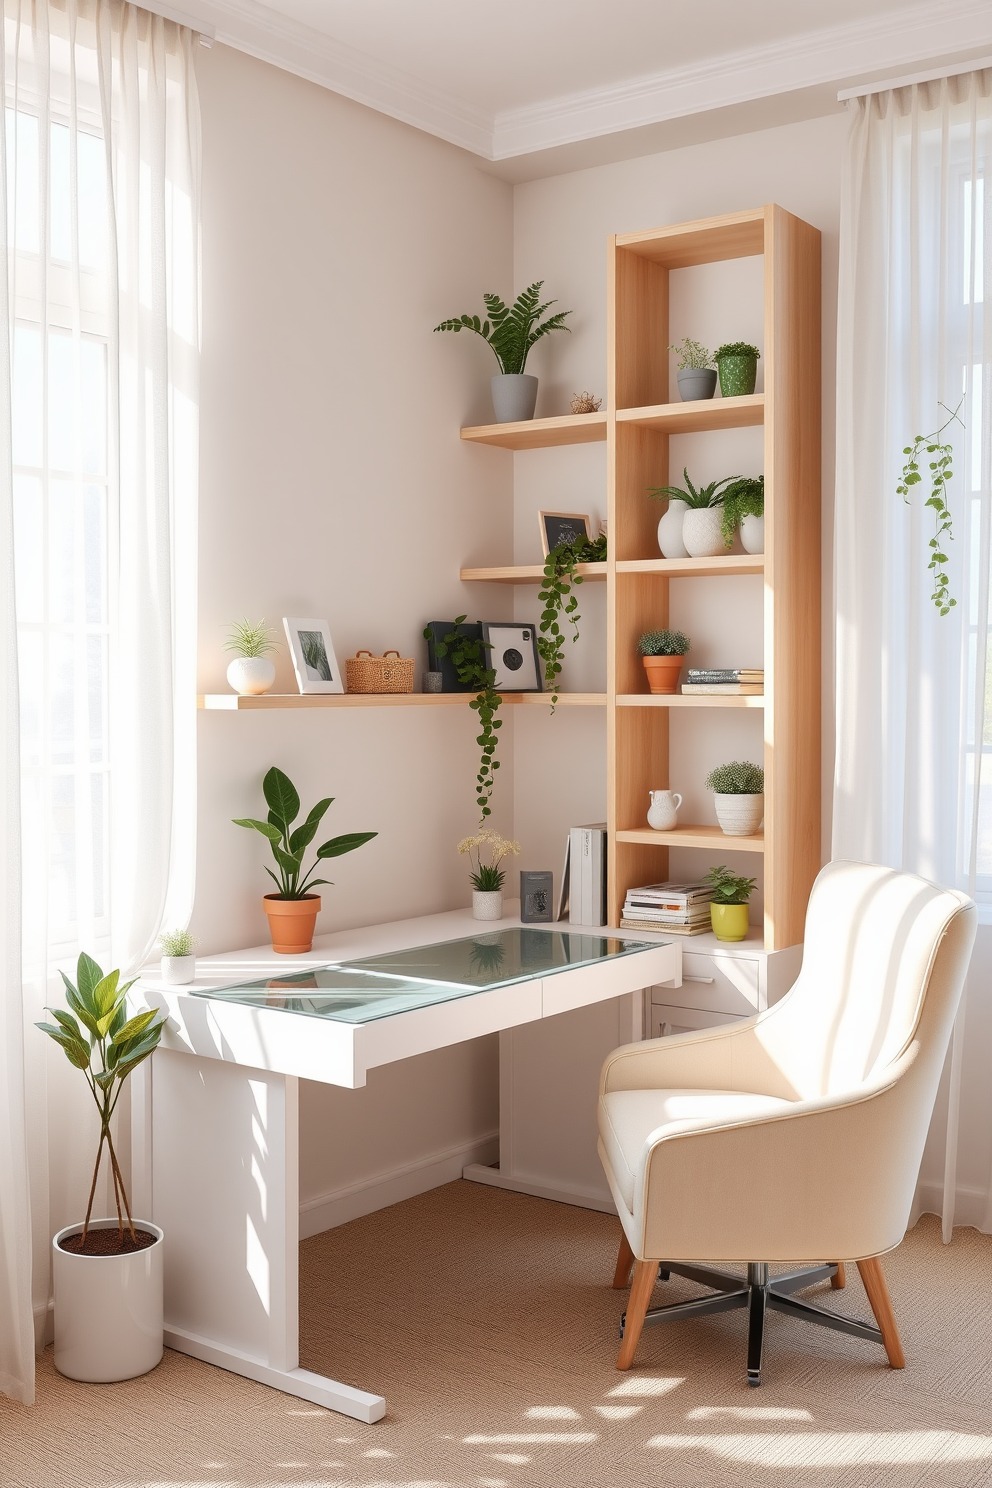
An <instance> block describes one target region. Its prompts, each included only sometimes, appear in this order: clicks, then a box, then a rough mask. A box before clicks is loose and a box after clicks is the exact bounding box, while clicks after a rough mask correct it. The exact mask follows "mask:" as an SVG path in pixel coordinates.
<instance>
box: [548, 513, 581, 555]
mask: <svg viewBox="0 0 992 1488" xmlns="http://www.w3.org/2000/svg"><path fill="white" fill-rule="evenodd" d="M537 516H538V521H539V522H540V524H541V549H542V551H543V553H544V556H545V558H547V556H548V554H549V553H550V552H551V549H552V548H557V547H560V546H561V544H562V543H566V542H567V543H571V542H574V541H575V539H576V538H577V537H585V538H588V537H589V535H590V533H589V529H590V526H591V525H592V518H591V517H590V516H589V515H588V513H587V512H553V511H542V512H538V514H537Z"/></svg>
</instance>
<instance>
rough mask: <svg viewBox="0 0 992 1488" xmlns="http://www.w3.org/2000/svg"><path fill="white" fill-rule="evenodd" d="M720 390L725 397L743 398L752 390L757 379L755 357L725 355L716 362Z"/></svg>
mask: <svg viewBox="0 0 992 1488" xmlns="http://www.w3.org/2000/svg"><path fill="white" fill-rule="evenodd" d="M717 368H718V370H719V373H720V392H721V393H722V395H723V396H724V397H725V398H743V397H745V396H746V395H747V394H748V393H753V392H754V384H755V382H756V381H757V379H758V359H757V357H744V356H725V357H721V358H720V360H719V361H718V362H717Z"/></svg>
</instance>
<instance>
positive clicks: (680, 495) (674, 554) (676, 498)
mask: <svg viewBox="0 0 992 1488" xmlns="http://www.w3.org/2000/svg"><path fill="white" fill-rule="evenodd" d="M682 478H683V479H684V481H685V485H684V486H652V487H650V488H649V490H648V495H649V496H650V497H651V499H652V501H666V500H667V502H668V511H667V512H666V513H665V515H664V516H663V517H662V519H661V521H660V522H659V523H658V546H659V548H660V549H661V551H662V553H663V554H664V556H665V557H666V558H685V557H686V556H688V557H690V558H713V557H715V555H716V554H717V553H719V552H720V551H721V549H722V548H723V506H722V502H723V494H722V487H724V486H728V485H730V483H731V482H732V481H733V480H735V479H737V477H735V476H732V475H727V476H724V477H723V479H722V480H715V481H710V483H709V485H708V486H700V487H699V488H698V489H697V487H696V486H694V485H693V484H692V481H691V480H690V479H689V471H688V469H687V468H683V471H682ZM673 509H674V511H675V513H676V515H675V518H674V523H673V519H672V512H673ZM666 524H668V525H667V526H666ZM674 524H677V525H678V528H679V543H678V546H679V548H680V549H681V551H676V546H675V532H674Z"/></svg>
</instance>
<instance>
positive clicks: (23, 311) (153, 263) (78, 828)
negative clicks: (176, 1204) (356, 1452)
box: [0, 0, 199, 1398]
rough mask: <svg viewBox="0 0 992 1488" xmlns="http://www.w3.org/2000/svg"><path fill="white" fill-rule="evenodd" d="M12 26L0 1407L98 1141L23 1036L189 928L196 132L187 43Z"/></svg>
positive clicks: (4, 424)
mask: <svg viewBox="0 0 992 1488" xmlns="http://www.w3.org/2000/svg"><path fill="white" fill-rule="evenodd" d="M4 9H5V38H4V39H5V56H4V81H5V102H6V108H5V115H4V139H3V151H2V155H3V159H4V162H5V186H6V205H7V211H6V229H7V230H6V266H7V274H6V276H5V279H4V290H5V292H6V300H5V306H6V320H5V330H6V333H7V341H8V345H9V348H10V355H9V358H3V362H4V368H3V374H2V376H0V430H6V431H8V432H9V434H10V439H9V444H8V446H7V449H6V459H5V462H4V468H3V470H2V471H0V483H2V490H0V502H2V511H3V520H2V524H0V526H2V531H0V561H3V559H4V557H5V548H4V546H3V544H5V543H6V545H7V547H9V548H11V554H10V566H11V567H12V568H13V573H14V584H13V595H14V596H15V597H16V614H15V615H13V616H12V615H11V614H10V605H11V602H12V599H11V588H10V587H9V586H7V585H6V584H5V585H4V589H3V595H2V598H0V603H2V604H3V605H4V606H5V607H6V608H5V610H4V611H3V612H0V644H3V642H4V640H6V639H8V636H9V632H10V630H11V626H12V623H13V624H14V625H16V635H17V660H16V663H15V660H14V655H13V652H12V650H11V647H10V645H9V644H8V645H7V646H6V649H5V650H4V651H3V653H2V657H0V660H2V664H3V666H4V673H3V678H4V703H5V710H4V728H5V729H6V730H7V733H8V734H9V738H8V737H7V735H6V734H5V735H4V743H3V745H2V746H0V749H2V753H0V763H2V766H3V769H4V777H3V781H2V795H0V811H2V812H3V813H4V816H5V822H4V824H5V825H6V822H7V821H9V823H10V826H11V828H12V829H13V830H14V831H16V828H17V817H18V814H19V817H20V854H19V860H20V861H19V864H18V859H17V855H16V849H15V850H14V855H13V856H12V854H11V849H10V847H9V842H10V841H11V840H16V839H15V838H14V837H13V836H12V837H11V838H10V839H8V836H7V833H6V832H5V834H4V843H5V849H6V857H5V859H4V871H5V872H6V873H7V874H12V875H15V876H16V874H17V869H18V866H20V870H21V884H22V895H21V904H22V913H21V917H20V928H21V932H22V936H21V950H20V955H19V956H18V954H17V951H16V936H15V937H13V939H12V940H10V941H7V940H6V939H5V960H4V963H3V966H2V974H3V978H4V980H3V983H2V986H0V997H2V999H3V1019H2V1022H0V1027H2V1029H3V1039H4V1042H3V1045H2V1048H0V1060H2V1064H0V1085H2V1087H3V1092H4V1094H3V1099H4V1101H5V1102H6V1106H5V1107H4V1120H5V1122H6V1126H5V1134H6V1133H9V1144H8V1145H9V1151H8V1146H5V1145H3V1143H2V1141H0V1214H2V1215H3V1219H2V1221H0V1309H4V1308H5V1306H6V1303H7V1300H8V1299H9V1307H10V1316H11V1318H12V1319H13V1320H14V1321H15V1322H16V1327H15V1328H14V1329H13V1330H12V1331H8V1328H7V1315H6V1312H5V1311H3V1310H0V1388H4V1389H6V1390H7V1391H8V1392H9V1393H12V1394H17V1395H19V1397H20V1398H30V1395H31V1390H32V1381H33V1347H34V1339H33V1338H31V1339H30V1340H26V1338H25V1332H24V1316H25V1311H24V1310H25V1307H27V1308H28V1314H27V1315H28V1317H30V1309H31V1306H32V1294H33V1311H34V1322H35V1331H36V1332H39V1333H40V1331H41V1330H42V1328H43V1325H44V1322H45V1318H46V1312H47V1305H48V1297H49V1260H48V1247H49V1240H50V1236H51V1233H52V1231H53V1230H54V1229H55V1228H57V1227H58V1226H59V1225H60V1224H64V1223H67V1222H69V1221H70V1220H71V1219H73V1218H75V1217H76V1213H75V1210H76V1209H77V1208H78V1207H79V1182H80V1180H79V1177H78V1176H77V1175H78V1173H79V1171H80V1169H81V1168H82V1166H83V1162H82V1159H83V1157H84V1156H85V1155H86V1154H88V1153H89V1148H90V1145H91V1130H90V1126H91V1118H90V1114H89V1112H88V1111H87V1110H86V1106H85V1104H84V1103H82V1101H81V1096H82V1095H83V1094H85V1092H84V1091H83V1090H82V1088H81V1086H79V1085H77V1083H76V1082H75V1081H73V1080H72V1078H71V1076H72V1071H71V1070H69V1069H68V1066H67V1065H66V1064H65V1061H64V1060H62V1061H61V1062H60V1061H59V1059H58V1057H56V1058H54V1059H53V1058H52V1057H50V1055H49V1051H48V1048H47V1047H46V1045H47V1044H48V1041H47V1040H45V1039H43V1038H42V1037H41V1035H40V1034H38V1033H36V1032H35V1030H34V1029H33V1028H32V1026H31V1025H32V1024H33V1022H34V1021H35V1020H36V1019H37V1018H39V1017H40V1016H41V1010H42V1007H43V1006H44V1004H45V1003H46V1002H47V1001H50V1000H51V999H52V996H53V995H54V996H56V997H60V995H61V994H60V990H59V988H60V983H59V979H58V969H59V967H60V966H61V967H67V966H71V965H72V964H73V963H74V961H75V957H76V955H77V953H78V951H79V949H80V948H85V949H86V950H88V951H90V952H91V954H93V955H95V956H96V958H97V959H98V960H101V961H103V962H104V964H107V965H109V964H113V965H119V966H121V967H123V968H124V969H125V970H131V969H134V968H136V967H137V966H139V965H140V964H141V962H142V961H143V960H145V958H146V957H147V956H148V953H149V952H150V950H151V948H152V946H153V944H154V941H155V938H156V936H157V935H158V933H159V931H160V929H161V928H162V926H163V923H169V924H172V925H178V926H181V925H184V924H185V923H186V921H187V919H188V916H189V912H190V909H191V905H192V892H193V856H194V828H195V703H196V698H195V681H194V649H195V572H196V475H197V409H198V384H197V378H198V359H199V352H198V344H199V306H198V293H199V290H198V220H199V179H198V173H199V124H198V111H197V100H196V87H195V80H194V76H193V66H192V48H193V43H194V39H195V38H194V37H193V34H192V33H191V32H189V31H188V30H186V29H185V28H182V27H179V26H177V25H175V24H174V23H172V22H169V21H165V20H163V19H161V18H160V17H157V16H152V15H150V14H149V13H147V12H145V11H142V10H140V9H138V8H137V7H135V6H132V5H128V4H122V3H121V0H5V3H4ZM11 535H12V541H10V538H11ZM18 718H19V727H18V726H17V720H18ZM11 720H13V724H12V723H11ZM15 730H16V732H15ZM18 753H19V756H20V758H19V761H18ZM18 808H19V809H18ZM12 903H16V897H14V898H8V897H7V896H6V895H5V897H4V912H6V913H7V915H8V916H10V915H11V914H12V910H11V904H12ZM18 1023H20V1024H21V1025H22V1029H21V1030H20V1031H19V1029H18ZM53 1053H54V1055H55V1056H58V1051H57V1050H53ZM22 1089H24V1090H25V1091H26V1095H24V1096H21V1095H20V1094H19V1092H20V1091H21V1090H22ZM25 1101H26V1109H25ZM25 1134H26V1135H25ZM25 1147H26V1149H27V1171H28V1174H29V1182H30V1228H29V1215H28V1208H27V1205H26V1203H25V1180H24V1152H25ZM29 1235H30V1241H29V1239H28V1237H29ZM29 1245H30V1253H28V1246H29ZM29 1276H30V1278H31V1280H30V1284H28V1282H27V1280H26V1278H28V1277H29ZM29 1343H30V1347H29ZM8 1355H9V1357H8Z"/></svg>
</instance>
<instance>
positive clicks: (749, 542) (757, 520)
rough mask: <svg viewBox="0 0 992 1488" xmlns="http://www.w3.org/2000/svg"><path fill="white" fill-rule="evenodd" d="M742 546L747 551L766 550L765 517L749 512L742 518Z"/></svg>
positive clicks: (757, 551)
mask: <svg viewBox="0 0 992 1488" xmlns="http://www.w3.org/2000/svg"><path fill="white" fill-rule="evenodd" d="M741 546H742V547H743V549H744V551H745V553H763V552H764V551H765V519H764V517H755V516H752V515H751V513H750V512H748V514H747V516H746V517H742V518H741Z"/></svg>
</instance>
